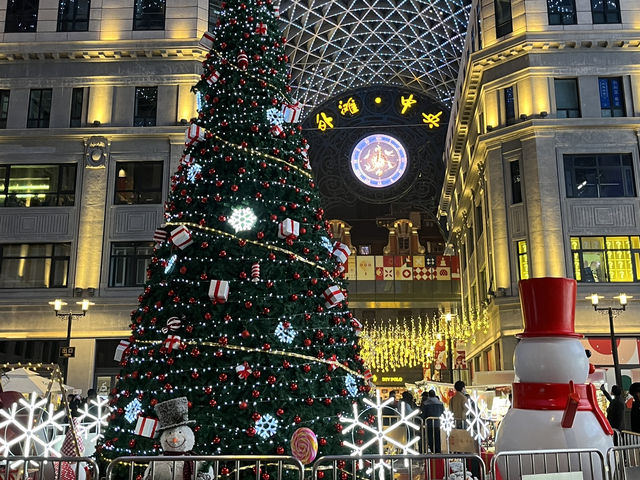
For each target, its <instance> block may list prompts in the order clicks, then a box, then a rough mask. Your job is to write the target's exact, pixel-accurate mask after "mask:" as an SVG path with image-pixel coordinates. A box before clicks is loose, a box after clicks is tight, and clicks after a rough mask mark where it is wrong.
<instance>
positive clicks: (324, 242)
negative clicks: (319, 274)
mask: <svg viewBox="0 0 640 480" xmlns="http://www.w3.org/2000/svg"><path fill="white" fill-rule="evenodd" d="M320 242H322V246H323V247H324V248H326V249H327V250H329V251H330V252H332V251H333V243H331V240H329V239H328V238H327V237H322V238H321V239H320Z"/></svg>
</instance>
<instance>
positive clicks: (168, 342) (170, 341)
mask: <svg viewBox="0 0 640 480" xmlns="http://www.w3.org/2000/svg"><path fill="white" fill-rule="evenodd" d="M180 343H181V339H180V337H179V336H178V335H169V336H167V338H166V339H165V341H164V346H165V348H166V349H167V352H169V353H171V352H172V351H173V349H174V348H179V347H180Z"/></svg>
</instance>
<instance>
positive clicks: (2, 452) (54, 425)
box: [0, 392, 65, 468]
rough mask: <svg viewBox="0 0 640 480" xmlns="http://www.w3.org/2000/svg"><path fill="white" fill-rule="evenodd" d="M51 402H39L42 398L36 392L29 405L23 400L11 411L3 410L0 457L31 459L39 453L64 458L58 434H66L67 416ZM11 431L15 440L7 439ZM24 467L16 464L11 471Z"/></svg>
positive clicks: (12, 465)
mask: <svg viewBox="0 0 640 480" xmlns="http://www.w3.org/2000/svg"><path fill="white" fill-rule="evenodd" d="M47 402H48V400H47V399H46V398H43V399H41V400H38V394H36V393H35V392H33V393H32V394H31V398H30V399H29V400H28V401H27V400H26V399H24V398H21V399H20V400H19V401H17V402H16V403H14V404H13V405H12V406H11V408H10V409H9V410H4V409H0V432H2V435H0V457H4V458H7V457H18V456H20V457H22V456H29V455H32V454H33V453H35V451H36V450H37V451H38V454H39V455H40V456H43V457H59V456H60V453H59V452H58V450H57V449H56V448H55V445H56V443H58V439H57V438H55V435H54V434H55V433H56V432H60V433H62V432H64V428H63V425H62V422H64V417H65V412H64V410H61V411H59V412H56V411H55V409H54V408H53V404H52V403H51V402H49V404H48V406H47ZM10 431H11V432H13V433H15V436H7V433H8V432H10ZM48 438H51V439H50V440H49V439H48ZM14 447H17V448H14ZM21 463H22V462H21V461H17V462H13V463H12V464H11V468H15V467H16V466H17V465H20V464H21Z"/></svg>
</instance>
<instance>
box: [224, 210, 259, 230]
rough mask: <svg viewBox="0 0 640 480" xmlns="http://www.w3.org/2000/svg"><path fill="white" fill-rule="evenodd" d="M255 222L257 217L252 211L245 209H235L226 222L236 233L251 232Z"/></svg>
mask: <svg viewBox="0 0 640 480" xmlns="http://www.w3.org/2000/svg"><path fill="white" fill-rule="evenodd" d="M257 220H258V217H256V215H255V214H254V213H253V210H251V209H250V208H248V207H245V208H235V209H234V210H233V211H232V212H231V216H230V217H229V220H228V221H229V224H230V225H231V226H232V227H233V229H234V230H235V231H236V232H241V231H243V230H251V229H252V228H253V226H254V225H255V223H256V221H257Z"/></svg>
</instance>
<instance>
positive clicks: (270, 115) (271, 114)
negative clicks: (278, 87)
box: [267, 108, 284, 126]
mask: <svg viewBox="0 0 640 480" xmlns="http://www.w3.org/2000/svg"><path fill="white" fill-rule="evenodd" d="M267 121H268V122H269V123H270V124H271V125H278V126H282V123H283V122H284V115H283V114H282V112H281V111H280V110H279V109H277V108H270V109H269V110H267Z"/></svg>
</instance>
